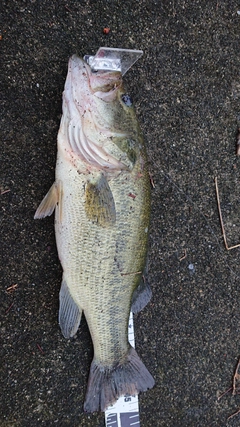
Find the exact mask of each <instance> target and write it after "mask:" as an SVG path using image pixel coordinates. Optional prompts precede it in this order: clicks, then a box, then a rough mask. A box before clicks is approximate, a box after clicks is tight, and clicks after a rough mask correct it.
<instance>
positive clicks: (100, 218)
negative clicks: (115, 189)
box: [85, 174, 116, 227]
mask: <svg viewBox="0 0 240 427" xmlns="http://www.w3.org/2000/svg"><path fill="white" fill-rule="evenodd" d="M85 212H86V215H87V217H88V219H89V220H91V221H93V222H96V223H97V224H98V225H101V226H102V227H107V226H109V225H112V224H114V223H115V221H116V210H115V202H114V198H113V195H112V191H111V189H110V187H109V185H108V182H107V179H106V178H105V176H104V175H103V174H101V175H100V176H97V177H96V178H95V179H91V180H89V181H88V182H87V184H86V188H85Z"/></svg>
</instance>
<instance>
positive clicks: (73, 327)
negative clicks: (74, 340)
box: [58, 278, 82, 338]
mask: <svg viewBox="0 0 240 427" xmlns="http://www.w3.org/2000/svg"><path fill="white" fill-rule="evenodd" d="M59 302H60V307H59V316H58V321H59V325H60V328H61V331H62V334H63V336H64V337H65V338H71V337H73V336H74V335H75V334H76V332H77V330H78V327H79V324H80V321H81V315H82V310H81V309H80V308H79V307H78V306H77V304H76V303H75V301H74V300H73V298H72V296H71V294H70V292H69V289H68V286H67V283H66V281H65V279H64V278H63V280H62V285H61V289H60V294H59Z"/></svg>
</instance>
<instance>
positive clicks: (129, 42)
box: [0, 0, 240, 427]
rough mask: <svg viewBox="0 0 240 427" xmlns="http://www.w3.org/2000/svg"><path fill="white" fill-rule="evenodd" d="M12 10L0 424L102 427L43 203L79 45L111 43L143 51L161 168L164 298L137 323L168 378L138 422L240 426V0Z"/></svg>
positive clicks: (158, 232) (5, 94) (85, 341)
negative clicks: (239, 380) (236, 380)
mask: <svg viewBox="0 0 240 427" xmlns="http://www.w3.org/2000/svg"><path fill="white" fill-rule="evenodd" d="M2 12H3V19H2V29H1V40H0V46H1V48H2V61H1V94H0V97H1V132H2V137H1V143H0V144H1V145H0V159H1V167H0V188H1V193H0V207H1V214H0V215H1V216H0V226H1V238H0V240H1V243H0V254H1V258H0V268H1V271H0V292H1V307H0V343H1V344H0V390H1V393H0V426H1V427H32V426H36V427H37V426H55V425H56V426H61V427H65V426H66V427H67V426H71V427H80V426H81V427H103V426H104V415H103V414H101V413H100V414H93V415H92V414H85V413H84V412H83V401H84V395H85V392H86V385H87V377H88V372H89V368H90V363H91V358H92V344H91V339H90V335H89V332H88V329H87V324H86V322H85V321H84V320H83V321H82V324H81V327H80V329H79V331H78V334H77V336H76V338H75V339H73V340H70V341H69V340H65V339H64V338H63V336H62V335H61V332H60V329H59V326H58V293H59V288H60V283H61V266H60V263H59V261H58V257H57V252H56V246H55V237H54V229H53V217H50V218H47V219H45V220H43V221H34V220H33V216H34V212H35V210H36V208H37V206H38V204H39V202H40V201H41V200H42V197H43V196H44V195H45V194H46V192H47V191H48V189H49V187H50V186H51V184H52V182H53V180H54V169H55V160H56V138H57V132H58V128H59V123H60V118H61V103H62V91H63V87H64V82H65V78H66V72H67V63H68V59H69V57H70V56H71V55H72V54H73V53H78V54H79V55H80V56H83V55H85V54H94V53H95V52H96V51H97V49H98V48H99V47H100V46H109V47H122V48H128V49H142V50H143V51H144V55H143V57H142V58H141V59H140V60H139V61H138V62H137V63H136V64H135V65H134V66H133V68H132V69H131V70H130V71H128V73H127V74H126V76H125V82H126V85H127V87H128V92H129V93H130V94H131V96H132V98H133V100H134V103H135V107H136V111H137V115H138V118H139V122H140V124H141V128H142V130H143V132H144V135H145V139H146V146H147V152H148V157H149V170H150V173H151V176H152V182H153V188H152V219H151V230H150V243H149V282H150V284H151V287H152V290H153V298H152V300H151V302H150V303H149V304H148V306H147V307H146V308H145V309H144V310H143V311H142V312H141V313H139V314H138V315H136V316H135V318H134V324H135V339H136V348H137V351H138V354H139V355H140V357H141V358H142V360H144V362H145V364H146V366H147V367H148V369H149V370H150V371H151V373H152V375H153V376H154V378H155V380H156V385H155V387H154V388H153V389H152V390H150V391H148V392H146V393H143V394H141V395H140V397H139V404H140V420H141V427H153V426H159V427H198V426H199V427H213V426H214V427H225V426H227V427H228V426H229V427H238V426H239V425H240V414H239V415H235V416H234V417H232V418H229V417H230V416H231V415H232V414H234V413H235V412H236V411H238V410H239V408H240V396H239V395H238V394H236V395H235V396H233V395H232V393H231V391H232V390H231V387H232V378H233V374H234V371H235V369H236V366H237V363H238V360H239V355H240V334H239V324H240V313H239V308H240V303H239V295H240V287H239V281H240V264H239V255H240V247H236V248H232V249H230V250H227V249H226V247H225V245H224V241H223V237H222V230H221V227H220V222H219V211H218V205H217V200H216V191H215V178H216V177H217V180H218V181H217V182H218V189H219V197H220V204H221V212H222V216H223V223H224V228H225V233H226V239H227V244H228V247H231V246H235V245H238V244H239V243H240V221H239V216H240V204H239V169H240V160H239V157H237V156H236V149H235V143H236V134H237V130H238V127H239V126H240V106H239V102H240V77H239V70H240V64H239V38H240V30H239V28H240V4H239V2H235V1H231V0H227V1H221V0H215V1H204V0H196V1H190V0H187V1H177V0H175V1H174V0H171V1H153V0H139V1H130V0H126V1H124V2H123V1H122V2H121V1H117V0H111V1H110V0H105V1H103V0H99V1H94V0H82V1H77V0H66V1H64V0H59V1H47V0H42V1H40V0H26V1H24V0H20V1H17V0H8V1H7V0H3V7H2ZM104 28H110V31H109V32H108V34H105V33H106V31H105V32H104ZM224 392H226V393H225V394H224Z"/></svg>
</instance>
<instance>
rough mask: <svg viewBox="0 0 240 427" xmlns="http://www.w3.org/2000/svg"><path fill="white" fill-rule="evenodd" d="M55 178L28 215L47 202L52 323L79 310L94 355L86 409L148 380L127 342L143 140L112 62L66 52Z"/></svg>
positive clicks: (144, 294)
mask: <svg viewBox="0 0 240 427" xmlns="http://www.w3.org/2000/svg"><path fill="white" fill-rule="evenodd" d="M57 147H58V150H57V161H56V171H55V182H54V183H53V185H52V187H51V188H50V190H49V191H48V193H47V194H46V196H45V197H44V198H43V200H42V202H41V203H40V205H39V207H38V208H37V210H36V213H35V216H34V218H35V219H41V218H44V217H46V216H49V215H51V214H52V213H53V211H54V210H55V236H56V244H57V250H58V256H59V260H60V262H61V265H62V269H63V276H62V283H61V288H60V294H59V325H60V328H61V331H62V334H63V336H64V337H65V338H71V337H73V336H75V335H76V333H77V330H78V327H79V325H80V321H81V316H82V314H83V313H84V316H85V318H86V321H87V324H88V328H89V331H90V334H91V338H92V342H93V349H94V355H93V360H92V363H91V367H90V373H89V378H88V385H87V391H86V397H85V402H84V411H86V412H96V411H105V409H106V408H107V407H109V405H112V404H114V402H115V401H116V400H117V399H118V398H119V397H120V396H122V395H126V394H128V395H136V394H138V393H140V392H142V391H146V390H147V389H150V388H152V387H153V386H154V379H153V377H152V375H151V374H150V373H149V371H148V369H147V368H146V367H145V365H144V363H143V362H142V361H141V359H140V358H139V356H138V354H137V352H136V350H135V349H134V348H133V347H132V346H131V345H130V344H129V342H128V321H129V315H130V311H131V309H132V311H133V312H134V313H135V312H138V311H140V310H141V309H142V308H143V307H145V305H146V304H147V303H148V302H149V300H150V298H151V289H150V287H149V284H148V281H147V247H148V234H149V219H150V202H151V199H150V180H149V174H148V167H147V164H148V163H147V154H146V148H145V144H144V140H143V136H142V132H141V130H140V126H139V124H138V121H137V118H136V113H135V110H134V107H133V103H132V100H131V97H130V96H129V95H128V93H127V92H126V91H125V89H124V84H123V79H122V75H121V73H120V72H119V71H100V70H99V71H97V72H94V71H92V70H91V68H90V66H89V65H88V64H87V63H86V62H85V61H84V60H83V59H81V58H80V57H79V56H77V55H73V56H72V57H71V58H70V59H69V63H68V73H67V78H66V82H65V86H64V92H63V105H62V118H61V123H60V128H59V132H58V137H57Z"/></svg>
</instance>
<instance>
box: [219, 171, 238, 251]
mask: <svg viewBox="0 0 240 427" xmlns="http://www.w3.org/2000/svg"><path fill="white" fill-rule="evenodd" d="M215 187H216V196H217V204H218V212H219V218H220V224H221V229H222V234H223V240H224V244H225V248H226V249H227V251H230V250H231V249H235V248H238V247H239V246H240V243H238V244H237V245H234V246H228V244H227V237H226V233H225V229H224V225H223V219H222V211H221V206H220V199H219V191H218V184H217V177H215Z"/></svg>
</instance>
